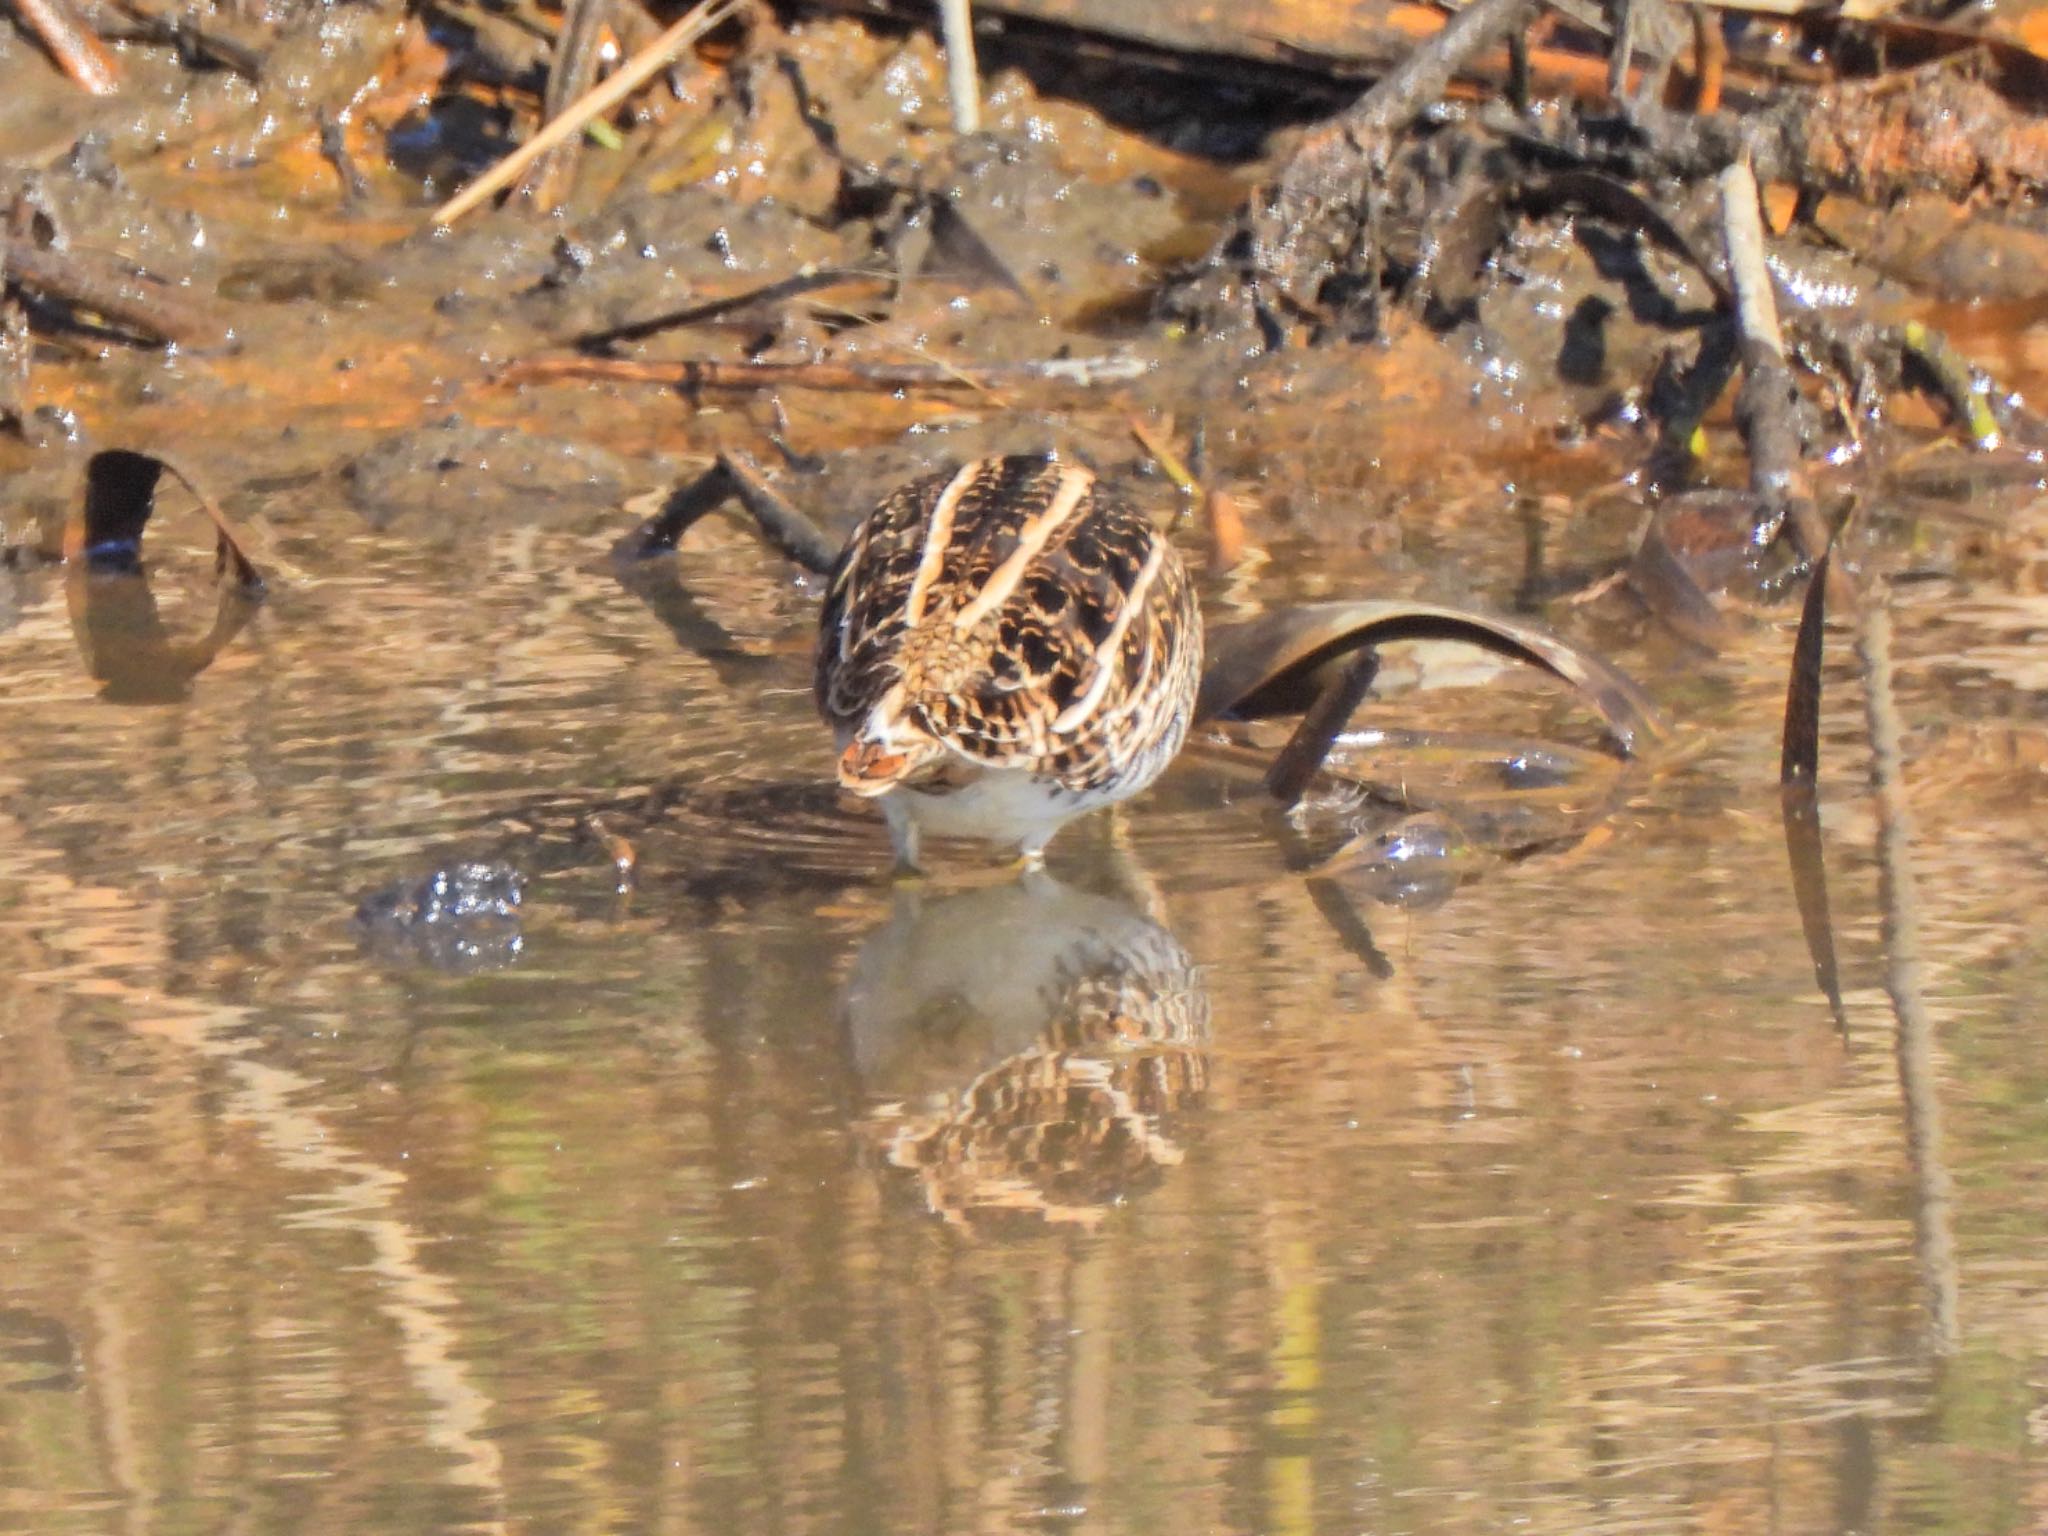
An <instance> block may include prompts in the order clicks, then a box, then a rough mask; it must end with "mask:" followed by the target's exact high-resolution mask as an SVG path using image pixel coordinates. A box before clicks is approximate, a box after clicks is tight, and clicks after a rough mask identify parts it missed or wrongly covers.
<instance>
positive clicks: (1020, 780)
mask: <svg viewBox="0 0 2048 1536" xmlns="http://www.w3.org/2000/svg"><path fill="white" fill-rule="evenodd" d="M1118 798H1120V796H1118V795H1117V794H1116V793H1115V792H1114V791H1096V792H1093V793H1076V792H1075V791H1073V790H1069V789H1063V788H1061V787H1060V786H1059V785H1058V784H1056V783H1054V782H1053V781H1051V780H1050V779H1041V778H1037V777H1034V776H1033V775H1032V774H1029V773H1026V772H1022V771H1020V770H1006V769H995V770H992V771H990V772H987V773H983V774H980V775H978V776H977V777H976V778H974V779H973V780H972V781H970V782H969V783H966V784H963V785H960V786H958V787H957V788H952V789H947V790H944V791H942V792H936V793H933V792H920V791H918V790H915V789H908V788H904V789H897V790H894V791H892V792H890V793H889V794H888V795H886V796H884V797H883V799H882V809H883V810H884V811H886V812H888V814H889V819H890V820H891V821H892V822H894V821H896V819H897V818H898V817H903V818H906V819H907V820H909V821H910V822H911V823H912V824H913V825H914V826H915V827H916V829H917V831H918V832H919V833H920V834H922V835H923V836H926V837H969V838H978V839H980V840H981V841H983V842H989V843H996V844H999V845H1002V846H1006V847H1011V848H1016V849H1018V850H1019V851H1020V852H1023V853H1027V854H1028V853H1036V852H1037V851H1038V850H1039V849H1040V848H1042V847H1044V846H1045V843H1046V840H1047V839H1048V838H1050V837H1051V836H1052V835H1053V833H1055V832H1057V831H1058V830H1059V829H1060V828H1061V827H1062V826H1064V825H1065V824H1066V823H1067V822H1069V821H1071V820H1073V818H1074V817H1076V816H1079V815H1080V814H1081V813H1082V812H1084V811H1090V810H1093V809H1094V808H1095V807H1096V806H1099V805H1107V804H1108V803H1109V802H1110V801H1112V800H1115V799H1118Z"/></svg>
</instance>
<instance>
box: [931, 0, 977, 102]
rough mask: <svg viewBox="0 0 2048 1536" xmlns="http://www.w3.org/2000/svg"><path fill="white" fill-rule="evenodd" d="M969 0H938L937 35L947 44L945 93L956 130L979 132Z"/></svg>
mask: <svg viewBox="0 0 2048 1536" xmlns="http://www.w3.org/2000/svg"><path fill="white" fill-rule="evenodd" d="M969 5H970V0H939V35H940V37H941V38H942V39H943V41H944V42H945V45H946V94H947V96H948V97H950V98H951V100H952V105H953V131H954V132H955V133H979V132H981V80H980V77H979V72H978V71H977V70H976V68H975V63H974V17H973V15H972V14H971V13H970V11H969Z"/></svg>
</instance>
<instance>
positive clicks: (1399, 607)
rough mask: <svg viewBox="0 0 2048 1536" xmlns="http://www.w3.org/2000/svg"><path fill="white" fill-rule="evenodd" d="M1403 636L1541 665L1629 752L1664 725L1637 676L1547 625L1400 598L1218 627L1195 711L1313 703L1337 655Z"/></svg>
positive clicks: (1268, 710) (1284, 709) (1253, 711)
mask: <svg viewBox="0 0 2048 1536" xmlns="http://www.w3.org/2000/svg"><path fill="white" fill-rule="evenodd" d="M1396 640H1460V641H1464V642H1466V643H1467V644H1470V645H1475V646H1478V647H1479V648H1480V649H1482V650H1487V651H1492V652H1494V653H1495V654H1496V655H1502V656H1508V657H1512V658H1514V659H1515V660H1518V661H1525V662H1528V663H1529V664H1530V665H1532V666H1536V667H1541V668H1542V669H1543V670H1544V671H1546V672H1549V673H1550V674H1551V675H1552V676H1554V677H1557V678H1559V679H1561V680H1562V681H1564V682H1566V683H1569V684H1570V685H1571V686H1572V687H1573V688H1575V689H1577V690H1578V692H1579V693H1580V694H1581V695H1583V696H1584V698H1585V699H1586V702H1587V703H1589V704H1591V705H1592V706H1593V708H1594V709H1595V710H1597V711H1598V712H1599V715H1600V718H1601V720H1602V721H1603V722H1604V723H1605V725H1606V727H1607V731H1608V735H1609V736H1610V737H1611V738H1612V739H1613V741H1614V743H1615V745H1616V746H1617V747H1618V748H1619V749H1620V750H1621V751H1622V753H1624V754H1625V755H1630V756H1633V755H1635V754H1636V753H1637V752H1638V750H1639V749H1640V748H1641V747H1642V746H1644V745H1646V744H1647V743H1649V742H1652V741H1655V740H1656V739H1658V738H1659V737H1660V736H1661V735H1662V734H1663V726H1662V724H1661V723H1660V722H1659V720H1658V718H1657V714H1656V710H1655V709H1654V707H1653V706H1652V705H1651V703H1650V701H1649V698H1648V697H1647V696H1646V695H1645V694H1644V693H1643V691H1642V690H1641V689H1640V688H1639V687H1637V686H1636V684H1635V683H1634V682H1632V681H1631V680H1630V679H1629V678H1628V677H1626V676H1625V675H1623V674H1622V673H1621V672H1620V671H1618V670H1616V669H1615V668H1614V667H1612V666H1610V665H1609V664H1608V663H1606V662H1604V661H1602V660H1600V658H1598V657H1597V656H1594V655H1591V654H1590V653H1588V652H1586V651H1582V650H1580V649H1579V648H1578V647H1576V646H1574V645H1572V644H1570V643H1569V642H1568V641H1565V640H1563V639H1561V638H1560V637H1558V636H1557V635H1555V634H1552V633H1551V632H1550V631H1549V630H1547V629H1544V628H1542V627H1541V626H1540V625H1535V624H1529V623H1525V622H1523V621H1521V620H1519V619H1503V618H1498V617H1495V616H1493V615H1491V614H1483V613H1473V612H1470V611H1468V610H1465V609H1461V608H1448V607H1442V606H1439V605H1437V604H1433V603H1409V602H1396V601H1378V602H1331V603H1311V604H1306V605H1304V606H1301V607H1296V608H1283V609H1279V610H1277V611H1275V612H1273V613H1269V614H1265V615H1262V616H1261V617H1259V618H1256V619H1253V620H1251V621H1249V622H1248V623H1244V624H1238V625H1228V626H1223V627H1220V628H1218V629H1216V630H1213V631H1211V633H1210V636H1209V654H1210V658H1211V660H1210V664H1209V668H1208V671H1207V672H1206V673H1205V674H1204V675H1203V678H1202V690H1201V694H1200V697H1199V699H1198V700H1197V703H1196V718H1198V719H1211V718H1214V717H1216V716H1219V715H1225V714H1231V715H1237V716H1241V717H1247V718H1248V717H1252V716H1257V715H1266V714H1286V713H1292V712H1294V711H1297V710H1303V709H1306V708H1308V707H1309V706H1310V705H1311V704H1312V703H1313V702H1314V701H1315V700H1316V699H1317V698H1318V697H1319V696H1320V695H1321V694H1322V692H1323V688H1324V686H1325V678H1324V674H1325V672H1326V669H1327V668H1329V667H1330V666H1331V665H1332V664H1341V663H1342V661H1343V660H1344V659H1345V658H1348V657H1349V656H1350V654H1351V653H1352V652H1354V651H1356V650H1358V649H1359V648H1360V647H1363V646H1377V645H1384V644H1387V643H1389V642H1391V641H1396ZM1339 728H1340V729H1341V723H1340V726H1339Z"/></svg>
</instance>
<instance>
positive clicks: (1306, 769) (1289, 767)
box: [1266, 645, 1380, 806]
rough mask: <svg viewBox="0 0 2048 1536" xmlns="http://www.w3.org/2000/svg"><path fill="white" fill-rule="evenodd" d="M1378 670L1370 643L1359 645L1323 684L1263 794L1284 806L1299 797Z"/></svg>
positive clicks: (1376, 654)
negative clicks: (1342, 665) (1339, 668)
mask: <svg viewBox="0 0 2048 1536" xmlns="http://www.w3.org/2000/svg"><path fill="white" fill-rule="evenodd" d="M1379 670H1380V653H1379V651H1378V650H1377V649H1376V648H1375V647H1373V646H1370V645H1365V646H1360V647H1359V648H1358V650H1357V652H1356V653H1355V654H1354V655H1353V656H1352V658H1351V659H1350V661H1348V662H1346V663H1345V665H1344V667H1343V670H1341V671H1340V672H1338V673H1337V675H1336V676H1334V677H1332V678H1331V679H1330V681H1329V682H1327V683H1325V684H1324V685H1323V691H1322V692H1321V693H1320V694H1318V695H1317V696H1316V701H1315V703H1314V704H1312V705H1310V706H1309V711H1308V713H1307V714H1305V715H1303V716H1302V718H1301V724H1300V725H1298V726H1296V727H1295V728H1294V734H1293V735H1292V736H1290V737H1288V738H1287V745H1286V746H1284V747H1282V748H1281V749H1280V752H1279V755H1277V756H1276V757H1275V758H1274V759H1273V766H1272V767H1271V768H1270V769H1268V770H1267V772H1266V793H1268V794H1269V795H1271V796H1272V797H1273V798H1274V799H1275V800H1278V801H1279V802H1280V803H1281V804H1282V805H1285V806H1292V805H1293V804H1295V802H1297V801H1298V800H1300V799H1301V796H1302V792H1303V791H1304V790H1306V789H1307V788H1308V785H1309V780H1311V779H1313V778H1314V777H1315V775H1316V770H1317V769H1319V768H1321V767H1322V766H1323V759H1325V758H1326V757H1328V756H1329V755H1330V747H1331V745H1332V744H1333V743H1334V742H1335V741H1336V739H1337V734H1338V732H1340V731H1342V730H1343V729H1344V727H1345V726H1346V725H1347V724H1349V723H1350V720H1351V715H1352V712H1353V711H1354V710H1356V709H1357V708H1358V706H1359V705H1360V704H1361V703H1362V702H1363V701H1364V699H1365V696H1366V694H1367V692H1368V691H1369V690H1370V689H1371V688H1372V680H1373V679H1374V678H1375V677H1377V676H1378V675H1379Z"/></svg>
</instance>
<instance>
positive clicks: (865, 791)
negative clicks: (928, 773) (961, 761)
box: [839, 741, 928, 796]
mask: <svg viewBox="0 0 2048 1536" xmlns="http://www.w3.org/2000/svg"><path fill="white" fill-rule="evenodd" d="M927 756H928V754H926V753H921V752H918V751H915V750H912V751H909V752H904V751H900V750H897V749H895V748H893V747H891V746H889V745H887V744H885V743H883V742H879V741H855V742H850V743H848V745H847V748H846V750H845V751H844V752H842V753H840V754H839V782H840V784H841V785H842V786H843V787H844V788H846V789H848V790H850V791H852V792H853V793H854V794H856V795H869V796H872V795H884V794H887V793H888V792H889V791H890V790H892V789H894V788H895V787H896V786H897V785H898V784H901V783H902V782H903V780H904V778H905V777H906V776H907V775H908V774H910V773H912V772H914V771H915V770H916V769H917V768H918V767H919V766H920V765H921V764H922V763H923V762H924V761H925V758H926V757H927Z"/></svg>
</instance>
